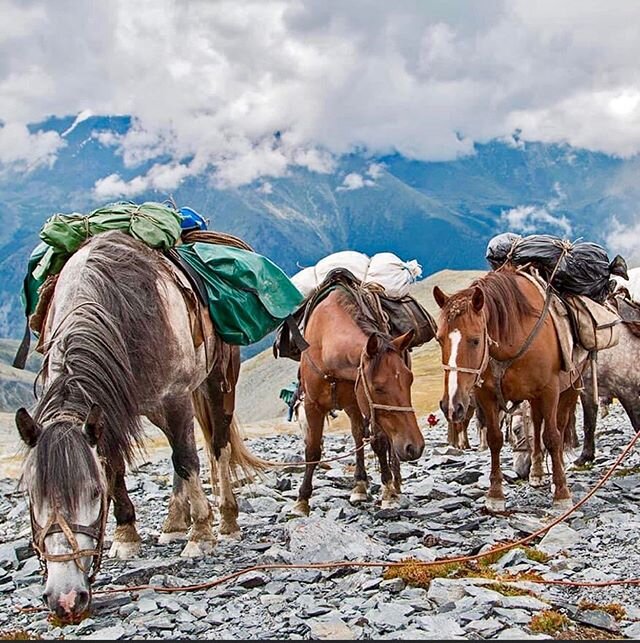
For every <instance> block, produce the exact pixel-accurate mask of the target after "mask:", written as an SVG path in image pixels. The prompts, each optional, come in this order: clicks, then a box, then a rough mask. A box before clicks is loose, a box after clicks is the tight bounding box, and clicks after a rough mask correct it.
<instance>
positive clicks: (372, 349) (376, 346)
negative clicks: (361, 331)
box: [366, 333, 380, 357]
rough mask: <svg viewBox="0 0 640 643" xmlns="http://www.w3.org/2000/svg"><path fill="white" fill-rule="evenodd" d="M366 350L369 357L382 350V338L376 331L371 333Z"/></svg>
mask: <svg viewBox="0 0 640 643" xmlns="http://www.w3.org/2000/svg"><path fill="white" fill-rule="evenodd" d="M366 350H367V355H368V356H369V357H374V356H375V355H377V354H378V352H379V351H380V338H379V337H378V335H377V334H376V333H371V335H369V339H368V340H367V348H366Z"/></svg>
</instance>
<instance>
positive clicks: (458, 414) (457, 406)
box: [440, 398, 467, 422]
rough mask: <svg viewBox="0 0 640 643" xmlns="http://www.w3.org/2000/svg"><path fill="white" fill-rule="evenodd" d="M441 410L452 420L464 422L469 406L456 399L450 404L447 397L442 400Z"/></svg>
mask: <svg viewBox="0 0 640 643" xmlns="http://www.w3.org/2000/svg"><path fill="white" fill-rule="evenodd" d="M440 410H441V411H442V412H443V413H444V416H445V417H446V418H447V419H448V420H449V421H450V422H463V421H464V419H465V417H466V415H467V408H466V407H465V405H464V404H462V402H460V401H454V402H453V404H452V405H451V406H450V405H449V400H448V399H446V398H442V399H441V400H440Z"/></svg>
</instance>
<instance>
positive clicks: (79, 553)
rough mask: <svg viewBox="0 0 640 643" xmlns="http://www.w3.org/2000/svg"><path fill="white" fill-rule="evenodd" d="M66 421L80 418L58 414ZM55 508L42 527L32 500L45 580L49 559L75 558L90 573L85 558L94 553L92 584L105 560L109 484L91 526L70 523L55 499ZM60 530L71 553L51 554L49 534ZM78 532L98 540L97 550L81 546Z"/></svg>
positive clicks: (35, 545) (34, 536) (34, 532)
mask: <svg viewBox="0 0 640 643" xmlns="http://www.w3.org/2000/svg"><path fill="white" fill-rule="evenodd" d="M65 420H66V421H70V422H78V421H79V418H77V417H76V416H74V415H68V414H67V415H65V414H62V415H59V416H57V417H56V421H57V422H60V421H65ZM100 466H104V461H103V459H102V458H100ZM52 508H53V510H52V512H51V514H50V515H49V517H48V518H47V522H46V523H45V524H44V526H41V525H39V524H38V521H37V520H36V517H35V515H34V512H33V505H32V504H31V503H30V504H29V517H30V519H31V533H32V539H33V548H34V549H35V551H36V554H37V555H38V559H39V560H40V565H41V567H42V573H43V575H44V577H45V579H46V577H47V565H46V563H47V562H51V563H65V562H68V561H70V560H72V561H73V562H74V563H75V564H76V566H77V567H78V569H79V570H80V571H81V572H82V573H83V574H87V573H88V571H89V570H88V569H85V567H84V566H83V564H82V559H83V558H86V557H88V556H91V558H92V564H91V574H90V575H89V576H88V579H89V582H90V583H93V581H94V580H95V577H96V575H97V574H98V571H99V570H100V564H101V563H102V548H103V544H104V536H105V530H106V526H107V517H108V514H109V494H108V492H107V486H106V485H105V486H104V490H103V492H102V494H101V496H100V512H99V513H98V517H97V518H96V519H95V520H94V521H93V522H92V523H91V524H90V525H78V524H76V523H70V522H69V521H68V520H67V519H66V518H65V517H64V514H63V513H62V512H61V511H60V508H59V507H58V505H57V503H56V502H55V501H54V502H53V507H52ZM60 533H61V534H64V535H65V537H66V538H67V541H68V542H69V545H71V552H70V553H68V554H50V553H49V552H47V550H46V545H45V542H44V541H45V539H46V538H47V536H50V535H51V534H60ZM75 534H84V535H85V536H89V538H92V539H93V540H95V547H94V548H93V549H80V545H79V544H78V539H77V538H76V536H75Z"/></svg>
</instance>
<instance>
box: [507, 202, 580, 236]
mask: <svg viewBox="0 0 640 643" xmlns="http://www.w3.org/2000/svg"><path fill="white" fill-rule="evenodd" d="M500 219H501V220H502V221H503V222H504V224H505V225H506V226H507V227H508V228H509V230H510V231H512V232H522V233H524V234H533V233H537V232H539V231H540V228H541V227H542V228H544V229H547V228H549V227H552V228H556V229H557V230H558V231H559V232H561V233H562V235H564V236H565V237H568V236H569V235H570V234H571V223H570V222H569V220H568V219H567V217H566V216H564V215H560V216H558V215H554V214H552V213H551V212H550V211H549V210H548V209H547V208H544V207H542V208H541V207H537V206H535V205H519V206H517V207H515V208H511V210H507V211H505V212H503V213H502V214H501V215H500Z"/></svg>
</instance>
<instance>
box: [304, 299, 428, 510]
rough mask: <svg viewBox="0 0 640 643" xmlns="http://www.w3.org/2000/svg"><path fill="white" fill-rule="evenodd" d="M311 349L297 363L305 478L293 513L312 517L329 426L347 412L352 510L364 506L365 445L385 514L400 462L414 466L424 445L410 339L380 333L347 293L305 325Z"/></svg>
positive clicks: (320, 306) (329, 302)
mask: <svg viewBox="0 0 640 643" xmlns="http://www.w3.org/2000/svg"><path fill="white" fill-rule="evenodd" d="M304 338H305V340H306V341H307V342H308V344H309V347H308V348H307V349H306V350H305V351H303V352H302V357H301V360H300V371H299V376H300V385H301V388H302V392H303V405H304V417H305V424H306V431H305V436H304V438H305V461H306V466H305V473H304V479H303V482H302V485H301V486H300V490H299V492H298V499H297V502H296V503H295V505H294V507H293V509H292V512H293V513H294V514H297V515H308V514H309V498H310V497H311V492H312V479H313V473H314V471H315V468H316V466H317V464H316V463H317V461H318V460H320V457H321V454H322V434H323V428H324V423H325V418H326V416H327V414H328V413H330V412H331V411H332V410H335V409H344V411H345V412H346V414H347V415H348V416H349V420H350V422H351V432H352V434H353V438H354V441H355V444H356V448H357V452H356V469H355V476H354V477H355V486H354V488H353V491H352V493H351V498H350V500H351V502H362V501H364V500H367V498H368V496H367V473H366V470H365V465H364V451H363V448H362V447H363V445H364V442H363V440H364V437H365V430H366V427H367V425H369V426H370V430H371V447H372V448H373V450H374V451H375V453H376V455H377V456H378V460H379V462H380V475H381V478H382V487H383V490H382V506H383V507H387V506H392V505H393V504H395V503H396V502H397V497H398V495H399V493H400V484H401V479H400V460H403V461H407V460H417V459H418V458H419V457H420V456H421V454H422V451H423V449H424V438H423V436H422V433H421V432H420V429H419V427H418V423H417V421H416V416H415V412H414V409H413V407H412V405H411V384H412V382H413V373H412V372H411V368H410V366H409V352H408V350H407V349H408V346H409V344H410V342H411V340H412V338H413V331H409V332H408V333H405V334H404V335H401V336H400V337H397V338H395V339H393V338H391V337H390V336H388V335H386V334H385V333H382V332H380V330H379V329H378V328H376V327H375V325H374V324H373V323H372V322H371V320H369V319H368V318H367V317H366V316H365V315H364V314H363V313H362V311H361V309H360V308H359V306H358V305H357V304H356V302H355V301H354V300H353V299H352V297H351V296H350V295H349V294H348V293H347V291H346V290H344V289H342V288H336V289H334V290H333V291H331V292H330V293H329V294H328V295H327V296H326V297H325V298H324V299H322V301H320V303H319V304H318V305H317V306H315V308H314V309H313V311H312V312H311V314H310V315H309V318H308V320H307V322H306V324H305V331H304Z"/></svg>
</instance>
